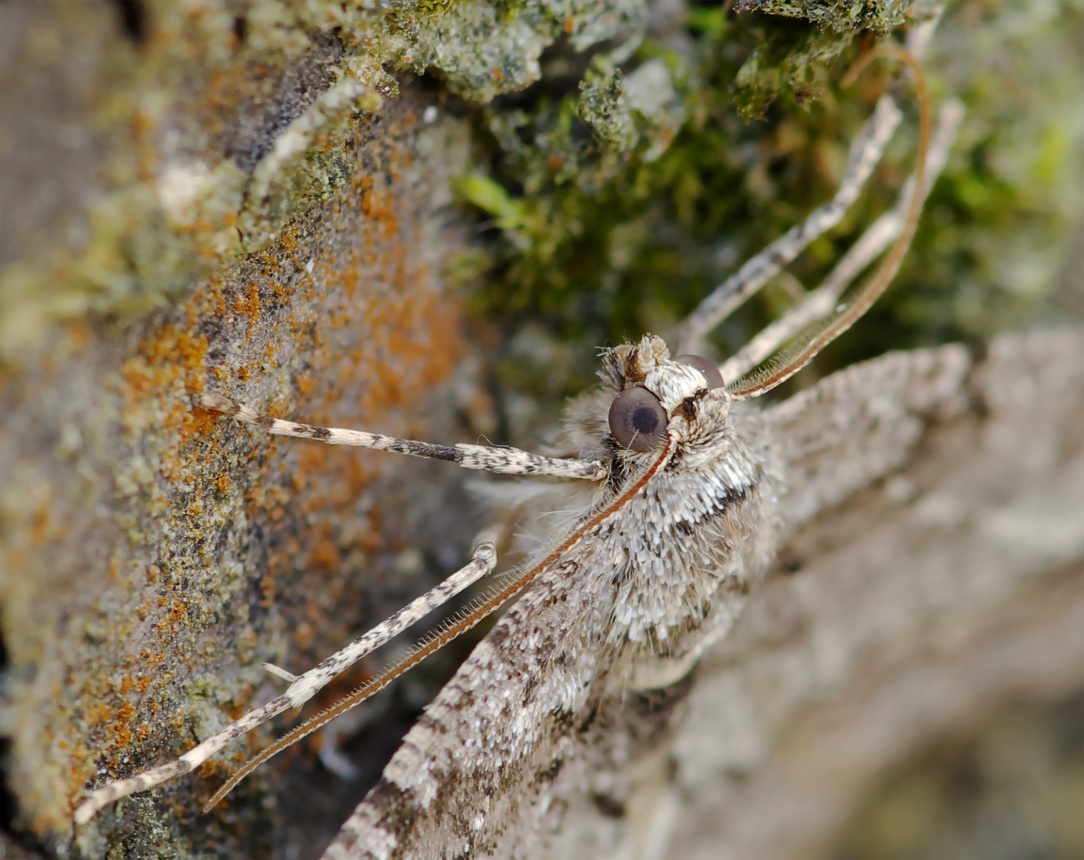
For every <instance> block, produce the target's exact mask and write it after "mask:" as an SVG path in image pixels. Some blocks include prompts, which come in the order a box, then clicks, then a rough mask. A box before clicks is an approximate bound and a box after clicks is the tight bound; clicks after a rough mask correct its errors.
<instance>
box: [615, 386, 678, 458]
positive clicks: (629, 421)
mask: <svg viewBox="0 0 1084 860" xmlns="http://www.w3.org/2000/svg"><path fill="white" fill-rule="evenodd" d="M610 432H611V433H613V434H614V439H616V440H617V444H618V445H620V446H621V447H622V448H629V449H630V450H632V451H640V452H647V451H650V450H651V449H652V448H654V447H656V446H657V445H658V444H659V442H660V441H661V440H662V439H663V437H664V436H665V435H666V410H665V409H663V408H662V404H661V403H659V398H657V397H656V396H655V395H654V394H652V393H651V392H650V391H648V390H647V389H646V388H627V389H625V390H624V391H622V392H621V393H620V394H618V395H617V397H615V398H614V402H613V403H611V404H610Z"/></svg>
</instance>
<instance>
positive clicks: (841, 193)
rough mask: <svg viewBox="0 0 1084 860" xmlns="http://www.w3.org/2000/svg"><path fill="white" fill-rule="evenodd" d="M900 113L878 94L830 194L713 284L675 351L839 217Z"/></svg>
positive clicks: (692, 346)
mask: <svg viewBox="0 0 1084 860" xmlns="http://www.w3.org/2000/svg"><path fill="white" fill-rule="evenodd" d="M939 19H940V12H939V13H938V14H937V15H935V16H934V17H933V18H931V19H930V20H928V21H925V22H923V23H921V24H919V25H917V26H916V27H915V28H914V29H913V30H912V31H911V32H910V33H909V34H908V37H907V50H908V52H909V53H910V54H911V55H912V56H914V57H920V56H921V55H922V53H923V51H924V49H925V46H926V44H927V43H928V42H929V40H930V38H931V37H932V35H933V30H934V28H935V27H936V26H937V22H938V20H939ZM902 116H903V114H902V112H901V111H900V108H899V107H898V106H897V104H896V100H895V97H894V96H893V95H892V94H890V93H886V94H885V95H883V96H881V98H880V99H879V100H878V101H877V105H876V107H875V108H874V110H873V113H872V115H871V116H870V118H869V119H868V120H866V123H865V125H863V126H862V128H861V130H860V131H859V132H858V134H857V135H856V136H855V138H854V140H853V141H852V143H851V146H850V150H849V151H848V153H847V165H846V167H845V168H844V171H843V178H842V180H841V181H840V184H839V188H838V189H837V190H836V193H835V195H834V196H833V197H832V199H831V200H829V201H828V202H827V203H823V204H821V205H820V206H818V207H817V208H816V209H814V210H813V211H812V212H811V213H810V214H809V215H808V216H807V217H806V219H805V220H804V221H802V222H801V223H800V224H796V225H795V226H794V227H791V229H789V230H788V231H787V232H786V233H784V234H783V235H782V236H780V237H779V238H778V239H776V240H775V241H774V242H772V243H771V244H770V245H768V247H766V248H765V249H764V250H763V251H761V252H760V253H759V254H757V255H756V256H755V257H752V258H751V259H749V260H748V261H747V262H746V263H745V264H744V265H743V266H742V267H741V268H740V269H738V271H737V272H735V273H734V274H733V275H731V276H730V277H729V278H727V279H726V280H725V281H723V283H722V284H720V285H719V286H718V287H716V288H715V290H713V291H712V293H711V294H710V295H709V296H708V297H707V298H705V299H704V300H703V301H702V302H701V303H700V305H699V306H698V307H697V308H696V310H694V311H693V312H692V313H691V314H690V315H689V316H688V317H686V319H685V320H684V321H683V322H682V324H681V327H680V332H679V341H680V348H679V350H678V351H679V352H692V353H699V352H702V346H701V344H702V343H703V340H704V338H705V337H706V336H707V335H708V334H709V333H710V332H711V331H712V330H713V329H714V328H715V327H716V326H717V325H719V323H721V322H722V321H723V320H724V319H726V318H727V317H728V316H730V314H732V313H733V312H734V311H735V310H736V309H737V308H738V307H740V306H741V305H742V304H743V303H744V302H745V301H746V300H748V299H749V298H750V297H751V296H752V295H753V294H754V293H756V292H757V290H759V289H760V288H761V287H763V286H764V285H765V284H767V283H768V282H769V281H770V280H771V279H772V278H774V277H775V276H776V275H778V274H779V273H780V272H781V271H782V270H783V267H784V266H786V265H788V264H789V263H791V262H793V261H794V259H795V258H796V257H797V256H798V255H799V254H800V253H802V251H804V250H805V249H806V248H807V247H809V245H810V243H812V242H813V241H815V240H816V239H818V238H819V237H821V236H823V235H824V234H825V233H827V232H828V231H829V230H831V229H832V228H834V227H835V226H836V225H837V224H838V223H839V222H840V220H841V219H842V218H843V216H844V215H845V214H846V213H847V211H848V210H849V209H850V208H851V206H853V205H854V203H855V201H856V200H857V199H858V197H859V195H860V194H861V193H862V189H863V188H864V187H865V185H866V182H867V181H868V180H869V178H870V176H871V175H872V174H873V170H874V168H875V167H876V166H877V164H878V163H879V162H880V160H881V157H882V155H884V151H885V148H886V147H887V146H888V142H889V141H890V140H891V139H892V136H893V134H895V132H896V128H897V127H898V126H899V124H900V120H901V119H902ZM724 378H726V377H724Z"/></svg>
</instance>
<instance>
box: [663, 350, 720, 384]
mask: <svg viewBox="0 0 1084 860" xmlns="http://www.w3.org/2000/svg"><path fill="white" fill-rule="evenodd" d="M674 361H680V362H681V363H682V364H687V365H689V367H695V368H696V369H697V370H699V371H700V372H701V373H702V374H704V379H706V380H707V381H708V389H709V390H710V389H712V388H722V387H723V375H722V374H721V373H719V368H718V367H716V366H715V362H714V361H708V359H706V358H704V356H702V355H692V354H689V353H686V354H685V355H675V356H674Z"/></svg>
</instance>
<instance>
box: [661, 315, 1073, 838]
mask: <svg viewBox="0 0 1084 860" xmlns="http://www.w3.org/2000/svg"><path fill="white" fill-rule="evenodd" d="M961 359H962V360H963V361H964V362H965V364H964V365H963V366H962V367H961V366H960V361H961ZM1082 367H1084V329H1076V330H1072V329H1067V330H1062V331H1043V332H1035V333H1031V334H1027V335H1006V336H1002V337H999V338H997V339H996V340H994V341H993V342H992V343H991V344H990V345H989V348H988V350H986V351H981V350H980V351H971V352H970V353H965V352H962V351H961V350H959V349H958V348H956V347H950V348H947V349H933V350H926V351H922V352H916V353H913V354H900V355H892V356H887V357H886V358H883V359H879V360H876V361H873V362H869V363H867V364H864V365H860V366H858V367H856V368H854V369H853V370H849V371H846V372H845V373H843V374H840V375H838V376H837V377H831V378H828V379H826V380H824V381H823V382H821V383H819V384H818V385H817V386H815V387H814V388H813V389H811V390H810V391H808V392H806V393H805V394H802V395H799V396H798V397H796V398H794V399H793V400H791V401H789V402H788V403H786V404H783V405H781V406H779V407H776V408H775V409H773V410H771V413H772V414H773V417H774V419H775V421H776V424H775V425H774V427H775V430H776V432H777V433H778V432H780V427H781V426H782V427H784V428H785V429H784V431H783V433H791V434H792V435H791V437H790V439H789V440H788V438H787V437H786V436H783V435H782V434H781V438H782V439H783V440H784V444H786V443H787V442H793V440H795V439H800V434H803V433H804V434H806V435H807V436H808V437H810V438H811V439H812V440H813V441H815V442H816V444H815V445H812V444H810V442H809V441H808V440H807V441H806V442H805V443H804V444H802V445H795V446H794V447H791V448H790V449H789V453H788V457H789V462H788V464H787V465H789V466H790V467H791V469H792V471H793V470H794V469H796V468H801V469H803V470H807V471H805V472H803V473H802V474H803V475H807V476H808V477H807V478H805V479H807V480H809V481H812V482H813V484H812V486H811V487H809V486H806V487H802V485H801V484H800V483H799V484H798V485H797V486H798V488H799V490H800V494H799V495H798V496H797V498H798V500H800V501H801V503H802V504H803V505H809V506H810V507H812V506H813V505H814V503H815V504H817V505H820V506H822V507H823V508H824V509H823V510H822V511H821V513H820V515H819V516H816V517H815V518H814V519H812V520H811V521H810V522H809V523H808V524H807V525H806V527H805V528H803V529H801V532H800V533H799V534H797V535H795V536H793V537H792V538H791V539H790V540H789V542H788V545H787V546H786V547H785V548H784V550H783V552H784V555H785V556H786V557H787V558H788V559H790V560H792V561H793V560H797V561H800V567H799V569H798V571H797V572H796V573H793V574H791V575H787V576H776V577H774V578H773V579H772V580H771V581H770V582H769V583H768V585H767V587H766V588H765V590H764V591H763V592H762V593H761V594H759V595H758V596H757V597H756V598H755V599H754V600H752V601H751V602H750V605H749V608H748V609H747V610H746V612H745V614H744V616H743V618H742V621H741V623H739V624H738V626H737V627H736V629H735V631H734V633H733V634H732V635H731V636H730V637H728V638H727V640H726V641H725V642H723V643H722V644H721V647H717V648H715V649H714V650H713V651H712V652H711V653H710V654H708V655H707V656H706V658H705V659H704V660H703V661H702V662H701V664H700V666H699V667H698V671H697V678H696V685H695V687H694V689H693V691H692V693H691V694H690V698H689V703H688V704H689V711H688V719H687V720H686V721H685V723H684V724H683V726H682V728H681V732H680V734H679V736H678V738H677V740H676V742H675V744H674V747H673V759H672V764H673V774H674V776H673V781H674V791H675V793H676V794H677V795H678V796H679V797H680V798H681V803H680V804H679V805H677V806H675V808H676V810H677V816H676V821H675V823H674V826H673V833H674V840H673V841H672V842H671V843H670V844H669V845H668V846H667V849H666V853H665V855H663V856H669V857H681V858H683V860H709V858H712V860H715V858H719V857H734V858H755V857H793V856H837V855H839V854H844V855H849V856H881V855H880V854H878V853H877V852H876V851H875V850H872V849H871V847H870V843H865V842H863V843H859V847H858V848H856V847H855V843H844V844H845V845H847V846H848V847H845V848H843V849H842V850H841V848H840V841H839V840H840V832H841V829H842V828H844V827H845V825H846V823H847V822H848V821H852V820H854V819H853V817H854V816H858V815H859V812H860V810H862V809H869V808H870V804H871V802H872V799H871V788H870V787H871V786H882V788H883V787H885V786H887V785H903V786H909V788H903V789H901V790H900V791H899V792H895V793H891V792H889V794H888V798H889V799H888V801H887V805H882V806H879V807H873V809H875V810H880V812H879V813H878V812H876V811H875V812H873V814H872V815H873V817H872V818H865V819H860V820H864V821H865V822H866V828H867V829H866V830H862V828H861V825H859V826H857V827H853V828H848V830H847V831H846V832H849V833H850V835H851V836H852V837H855V836H858V835H859V834H861V833H864V834H865V836H866V837H869V836H870V835H871V833H872V831H874V830H876V827H875V826H874V827H870V826H869V822H870V821H875V822H876V821H880V820H882V819H880V818H878V817H877V816H878V814H880V815H884V814H885V810H886V809H887V810H892V815H895V816H900V815H904V816H906V817H907V820H908V821H912V820H914V822H915V823H914V828H915V832H920V833H923V834H924V836H923V839H924V840H934V839H935V836H934V835H933V834H938V833H940V834H943V835H944V836H945V838H946V839H950V840H959V839H965V840H966V839H970V838H974V837H975V836H976V831H973V830H971V829H970V826H971V825H970V824H969V823H968V822H970V821H973V819H969V818H968V815H969V813H968V811H967V810H969V809H971V808H972V807H970V806H969V804H970V803H971V802H972V800H973V798H974V797H975V796H976V793H978V794H981V795H982V796H983V797H986V798H988V799H987V800H986V801H984V802H985V803H986V804H988V805H987V806H986V807H985V808H990V809H993V808H997V809H1001V810H1003V809H1013V808H1015V807H1013V806H1012V803H1013V802H1014V801H1013V798H1015V797H1017V794H1016V793H1015V792H1016V791H1017V788H1018V784H1017V783H1015V782H1013V780H1015V776H1010V775H1008V774H1007V773H1005V772H1000V771H997V764H996V762H998V761H1002V760H1005V756H1011V755H1016V754H1017V753H1018V751H1019V749H1020V747H1019V746H1018V740H1017V739H1018V738H1019V737H1020V736H1021V735H1020V734H1016V733H1014V734H1011V735H1007V734H1001V735H999V737H1000V738H1001V741H1002V745H996V744H993V743H991V742H990V740H991V736H990V734H988V733H986V734H984V733H983V732H982V731H981V730H980V729H981V726H983V725H986V726H987V727H989V726H990V725H1001V726H1004V725H1005V724H1006V723H1007V724H1009V725H1013V726H1014V727H1019V726H1022V725H1027V726H1029V728H1028V729H1026V730H1022V729H1020V728H1015V729H1014V732H1020V731H1027V732H1028V737H1030V738H1032V739H1033V740H1032V741H1031V743H1034V744H1037V745H1038V748H1044V749H1045V748H1050V749H1063V748H1064V747H1058V746H1057V742H1058V741H1057V738H1058V737H1060V736H1058V735H1057V731H1058V730H1057V729H1056V728H1055V727H1056V726H1059V725H1062V723H1059V722H1058V720H1059V719H1064V717H1057V716H1056V714H1058V713H1070V712H1071V708H1072V705H1071V704H1070V705H1069V706H1068V707H1069V709H1070V710H1063V711H1058V710H1057V706H1055V705H1054V704H1051V703H1057V702H1072V701H1074V700H1073V699H1072V698H1071V697H1072V696H1077V697H1079V691H1080V690H1081V689H1084V687H1082V684H1084V635H1082V634H1084V626H1082V624H1081V619H1082V618H1084V519H1082V518H1081V515H1080V512H1081V511H1082V510H1084V420H1082V418H1084V374H1082V373H1081V368H1082ZM946 368H948V370H946ZM950 371H951V373H952V374H954V375H956V378H957V380H958V382H957V383H956V385H955V388H954V389H953V387H952V386H951V385H949V384H948V383H943V384H944V388H943V389H942V391H941V392H940V394H938V393H937V391H936V389H935V390H933V391H932V392H931V394H930V395H929V396H927V395H924V394H923V392H922V390H921V388H922V381H923V380H934V381H937V380H943V378H944V377H943V375H944V374H946V373H948V372H950ZM893 392H895V394H893ZM860 394H861V395H862V396H865V397H869V396H871V395H873V396H877V397H880V396H888V395H893V396H896V397H900V398H901V401H902V402H903V403H905V404H906V403H909V404H910V405H909V406H908V407H907V408H904V409H899V410H893V409H891V408H889V407H887V406H882V407H880V410H881V411H878V412H876V413H872V414H876V415H878V416H881V417H880V420H879V421H877V420H871V418H870V415H871V413H867V412H866V411H865V410H863V409H862V408H861V407H860V405H859V404H856V403H855V402H854V401H855V400H856V399H858V398H859V395H860ZM814 420H817V421H823V422H832V425H833V427H834V428H835V429H834V430H833V431H832V434H828V433H825V434H817V433H814V432H813V431H811V430H810V429H809V428H808V426H807V425H806V423H805V422H807V421H814ZM848 421H852V422H855V423H856V424H857V425H858V427H857V428H856V430H855V431H852V430H850V429H848ZM886 422H887V423H888V424H889V425H891V424H892V423H893V422H903V423H904V424H905V425H907V429H908V433H907V434H899V435H897V431H896V428H894V427H892V426H884V424H885V423H886ZM912 422H917V424H918V426H917V431H918V432H917V435H916V433H915V429H916V428H914V427H912ZM857 430H860V431H861V432H863V433H872V434H873V435H874V437H875V438H876V439H879V440H880V443H879V444H880V445H881V448H880V449H879V450H880V453H881V456H880V457H879V458H878V457H877V456H875V455H876V453H877V451H878V449H877V448H876V447H875V446H874V445H873V444H871V445H870V446H869V447H868V448H866V449H864V456H863V458H862V462H860V464H859V465H860V468H858V469H853V470H850V469H848V468H846V467H845V464H843V463H841V462H839V461H838V460H837V459H835V458H845V457H846V456H848V455H849V454H850V452H851V451H853V450H854V446H855V445H860V444H862V442H861V440H860V439H856V438H855V435H856V431H857ZM833 434H838V436H836V437H835V438H833ZM889 443H891V445H890V444H889ZM893 446H897V447H895V448H894V447H893ZM862 450H863V449H861V448H859V451H862ZM833 452H834V454H833ZM901 460H902V461H905V465H906V468H905V469H900V470H899V473H898V474H893V472H894V468H893V463H898V462H901ZM884 477H887V478H888V479H887V480H885V481H883V482H881V483H879V484H878V482H877V479H878V478H884ZM841 478H846V480H847V481H848V482H849V483H850V486H854V487H859V488H860V489H861V491H860V492H853V493H850V498H847V499H844V500H843V501H842V502H841V503H840V505H839V506H838V507H833V508H831V509H828V508H827V504H828V503H829V502H830V501H834V500H836V499H838V498H839V496H840V495H842V494H846V493H847V490H846V485H844V483H843V481H842V480H841ZM818 482H822V483H823V485H824V486H818ZM863 482H865V483H863ZM866 484H869V486H866ZM784 503H785V504H789V505H790V506H791V507H790V508H789V510H791V511H795V512H796V513H795V516H794V518H795V519H796V518H797V513H803V512H804V509H803V508H800V507H797V503H796V502H795V500H794V499H793V498H792V499H790V500H789V501H788V500H784ZM1073 691H1077V692H1073ZM1063 696H1064V697H1065V698H1061V697H1063ZM1078 700H1079V698H1077V699H1076V701H1078ZM1029 702H1030V703H1042V702H1046V703H1047V705H1041V704H1034V705H1032V704H1027V703H1029ZM1033 707H1034V709H1035V710H1034V711H1033V710H1032V708H1033ZM1044 708H1050V710H1044ZM1026 713H1037V714H1046V715H1047V716H1045V717H1032V718H1025V717H1024V716H1022V714H1026ZM1074 713H1075V712H1074ZM1006 715H1007V718H1006ZM1027 719H1030V720H1032V721H1031V722H1027V721H1025V720H1027ZM1047 733H1049V734H1047ZM1040 737H1042V738H1043V740H1042V741H1040V740H1038V738H1040ZM976 738H985V740H982V741H979V740H976ZM1006 738H1008V739H1009V740H1008V741H1007V743H1009V744H1013V745H1014V746H1013V747H1012V751H1011V752H1009V750H1008V749H1007V748H1006V747H1005V746H1004V745H1003V744H1004V743H1006V740H1005V739H1006ZM965 739H966V740H965ZM1048 745H1049V747H1048ZM980 748H981V749H985V750H987V752H986V753H983V755H985V756H987V757H986V758H982V759H981V760H979V761H976V759H975V758H973V757H972V755H973V752H974V754H978V752H976V751H978V750H980ZM930 749H936V750H937V753H936V759H937V762H938V764H937V765H936V766H935V767H932V760H931V758H930V757H928V751H929V750H930ZM967 750H972V752H967ZM924 751H925V752H924ZM924 755H926V756H927V757H924ZM1059 755H1062V754H1061V753H1057V754H1051V755H1050V756H1049V763H1046V762H1045V760H1044V763H1037V761H1036V760H1035V759H1033V758H1029V759H1028V760H1029V762H1031V764H1032V765H1034V768H1035V769H1034V770H1031V771H1029V774H1031V775H1030V776H1029V779H1034V780H1035V781H1036V782H1035V783H1034V784H1041V785H1048V784H1049V785H1055V784H1058V783H1057V780H1058V779H1059V778H1060V777H1059V776H1057V774H1058V773H1060V772H1059V771H1057V770H1056V769H1054V768H1055V762H1060V759H1059V758H1058V756H1059ZM957 756H959V757H957ZM999 756H1000V758H999ZM960 761H966V762H968V764H967V765H966V767H967V772H968V773H983V774H985V775H984V776H983V777H981V782H980V783H979V784H978V785H979V787H974V786H970V784H969V788H968V789H967V790H966V791H964V792H962V793H958V792H955V791H945V792H944V793H943V794H941V793H939V794H938V795H937V796H938V797H939V798H941V800H940V801H939V803H940V804H941V805H938V806H936V808H935V809H934V808H932V807H931V809H932V810H933V811H932V812H931V814H930V815H929V816H924V815H923V814H922V813H923V810H924V809H925V807H924V805H923V803H922V802H921V798H925V797H928V796H930V795H929V794H928V792H934V791H940V790H941V789H940V788H935V786H943V785H945V784H946V783H947V782H949V781H951V780H952V779H953V778H954V777H955V775H957V774H958V773H959V772H960V771H959V769H958V768H959V767H960V766H961V765H960V764H959V762H960ZM950 762H956V763H957V764H955V765H951V764H949V763H950ZM942 768H943V769H942ZM953 768H957V769H953ZM1040 772H1041V773H1042V774H1044V775H1042V776H1040ZM997 773H1000V774H1001V777H1000V779H1001V780H1006V779H1007V780H1008V781H1009V782H1008V784H1006V783H1005V782H1001V783H999V782H998V779H997V778H996V777H995V774H997ZM999 785H1000V789H999ZM997 790H1000V793H995V792H996V791H997ZM908 792H909V793H908ZM1029 796H1030V795H1029ZM882 797H883V795H882ZM907 797H918V798H920V802H919V803H918V804H917V805H915V804H910V805H907V806H903V805H900V804H901V802H902V801H904V800H905V799H906V798H907ZM950 803H952V804H954V805H953V806H951V807H950V806H949V805H948V804H950ZM915 815H918V818H914V819H913V816H915ZM1002 818H1003V819H1005V826H1006V828H1007V829H1006V830H1004V831H1003V830H999V831H998V833H999V834H1001V835H999V836H998V837H997V838H998V839H999V840H1001V841H1002V842H1006V843H1011V844H1015V842H1014V839H1015V838H1020V839H1029V838H1031V837H1029V836H1025V835H1024V834H1025V833H1034V832H1035V831H1034V829H1033V825H1031V824H1030V823H1029V824H1027V825H1023V829H1014V828H1015V824H1014V821H1015V820H1017V819H1018V820H1020V821H1024V820H1025V816H1014V815H1012V814H1009V815H1003V816H1002ZM894 820H895V819H894ZM780 822H785V825H784V826H781V825H780ZM957 826H958V827H959V829H954V828H956V827H957ZM1029 828H1031V829H1029ZM1042 829H1043V828H1040V830H1042ZM1049 830H1050V832H1051V836H1050V838H1051V839H1052V840H1056V838H1057V837H1056V836H1055V835H1053V834H1054V833H1056V828H1054V827H1051V828H1049ZM1011 834H1015V836H1012V835H1011ZM1044 838H1045V837H1044ZM872 844H874V845H876V844H878V843H876V842H874V843H872ZM880 844H881V845H884V844H885V843H880ZM923 844H925V845H931V844H932V845H939V844H968V843H966V842H958V841H953V842H951V843H950V842H945V841H940V842H938V841H926V842H924V843H923ZM975 844H979V843H975ZM1028 844H1036V843H1028ZM1038 844H1045V845H1048V846H1052V845H1056V844H1057V843H1056V841H1054V842H1048V843H1038ZM1035 850H1036V851H1037V852H1038V853H1043V851H1042V849H1041V848H1038V847H1037V848H1036V849H1035ZM1051 852H1052V853H1054V854H1056V853H1057V849H1056V848H1048V849H1047V853H1051Z"/></svg>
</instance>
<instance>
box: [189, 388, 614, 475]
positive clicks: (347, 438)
mask: <svg viewBox="0 0 1084 860" xmlns="http://www.w3.org/2000/svg"><path fill="white" fill-rule="evenodd" d="M200 406H202V407H203V408H204V409H210V410H212V411H214V412H222V413H224V414H226V415H229V416H230V417H231V418H234V419H236V420H237V421H240V422H241V423H242V424H251V425H252V426H254V427H260V428H261V429H263V430H265V431H267V432H268V433H271V434H273V435H275V436H293V437H295V438H297V439H313V440H315V441H317V442H325V443H326V444H328V445H353V446H355V447H358V448H370V449H372V450H374V451H389V452H391V453H393V454H405V455H406V456H408V457H422V458H425V459H428V460H444V461H445V462H450V463H455V464H457V465H459V466H461V467H463V468H464V469H474V470H477V471H481V472H495V473H497V474H500V475H535V476H542V477H547V478H575V479H580V480H586V481H601V480H604V479H605V478H606V476H607V474H608V472H607V470H606V466H605V465H604V464H603V463H601V462H599V461H598V460H573V459H568V460H564V459H560V458H558V457H543V456H542V455H540V454H532V453H530V452H529V451H521V450H520V449H519V448H503V447H496V446H492V445H463V444H459V445H434V444H433V443H431V442H418V441H416V440H414V439H399V438H398V437H395V436H382V435H380V434H379V433H366V432H365V431H364V430H347V429H343V428H340V427H315V426H313V425H311V424H298V423H296V422H294V421H283V420H281V419H279V418H271V417H269V416H267V415H261V414H260V413H259V412H255V411H254V410H252V409H249V408H248V407H247V406H242V405H241V404H239V403H237V402H235V401H233V400H230V399H229V398H227V397H222V396H221V395H218V394H204V395H203V396H202V397H201V398H200Z"/></svg>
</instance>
